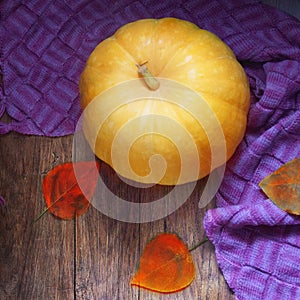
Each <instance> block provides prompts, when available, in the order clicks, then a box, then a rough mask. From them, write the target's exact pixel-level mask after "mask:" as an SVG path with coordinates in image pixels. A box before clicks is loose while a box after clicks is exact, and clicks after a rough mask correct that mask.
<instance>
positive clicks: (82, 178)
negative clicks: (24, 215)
mask: <svg viewBox="0 0 300 300" xmlns="http://www.w3.org/2000/svg"><path fill="white" fill-rule="evenodd" d="M99 168H100V164H99V163H98V162H95V161H80V162H75V163H73V162H68V163H64V164H61V165H58V166H56V167H55V168H53V169H52V170H50V171H49V172H48V173H47V175H46V176H45V178H44V181H43V194H44V198H45V202H46V206H47V208H46V209H45V210H44V211H43V212H42V214H41V215H40V216H39V217H38V218H37V219H36V220H35V221H37V220H38V219H39V218H40V217H42V215H44V214H45V213H46V212H47V211H49V212H50V213H52V214H53V215H55V216H56V217H58V218H61V219H65V220H67V219H73V218H75V217H78V216H80V215H82V214H84V213H85V212H86V211H87V210H88V209H89V207H90V199H91V198H92V197H93V195H94V193H95V189H96V186H97V180H98V176H99ZM35 221H34V222H35Z"/></svg>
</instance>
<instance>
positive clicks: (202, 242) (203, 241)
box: [189, 237, 209, 252]
mask: <svg viewBox="0 0 300 300" xmlns="http://www.w3.org/2000/svg"><path fill="white" fill-rule="evenodd" d="M208 241H209V239H208V238H207V237H206V238H205V239H203V240H202V241H200V242H199V243H197V244H195V245H194V246H192V247H191V248H189V252H192V251H194V250H195V249H197V248H198V247H200V246H201V245H203V244H205V243H206V242H208Z"/></svg>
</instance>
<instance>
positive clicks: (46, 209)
mask: <svg viewBox="0 0 300 300" xmlns="http://www.w3.org/2000/svg"><path fill="white" fill-rule="evenodd" d="M48 210H49V207H46V208H45V209H44V210H43V211H42V212H41V213H40V214H39V215H38V216H37V217H36V218H35V219H34V220H33V221H32V222H31V225H33V224H34V223H36V222H37V221H38V220H39V219H40V218H41V217H42V216H43V215H44V214H45V213H46V212H47V211H48Z"/></svg>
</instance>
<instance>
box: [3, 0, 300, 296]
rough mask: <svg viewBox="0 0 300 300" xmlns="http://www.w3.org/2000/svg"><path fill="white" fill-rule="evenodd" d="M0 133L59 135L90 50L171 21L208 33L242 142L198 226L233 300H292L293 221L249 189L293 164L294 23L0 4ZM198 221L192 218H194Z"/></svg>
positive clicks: (72, 110)
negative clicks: (228, 79)
mask: <svg viewBox="0 0 300 300" xmlns="http://www.w3.org/2000/svg"><path fill="white" fill-rule="evenodd" d="M0 5H1V21H0V22H1V23H0V30H1V64H0V67H1V74H2V84H1V93H0V116H1V115H3V113H4V112H6V113H7V114H8V115H9V116H10V117H11V122H9V123H5V122H3V121H2V122H1V123H0V134H5V133H8V132H9V131H16V132H19V133H23V134H33V135H45V136H62V135H67V134H72V133H74V130H75V128H76V123H77V121H78V118H79V117H80V114H81V109H80V104H79V95H78V80H79V76H80V73H81V72H82V70H83V68H84V65H85V61H86V59H87V58H88V56H89V55H90V53H91V52H92V51H93V49H94V48H95V46H96V45H97V44H98V43H99V42H101V41H102V40H103V39H105V38H107V37H108V36H110V35H112V34H113V33H114V32H115V31H116V29H118V28H119V27H120V26H122V25H124V24H126V23H128V22H132V21H135V20H137V19H141V18H163V17H176V18H181V19H186V20H189V21H191V22H193V23H195V24H197V25H198V26H199V27H201V28H204V29H207V30H209V31H212V32H213V33H215V34H217V35H218V36H219V37H220V38H221V39H222V40H223V41H224V42H225V43H227V44H228V45H229V46H230V47H231V48H232V50H233V51H234V53H235V54H236V56H237V59H238V60H239V61H240V63H241V64H242V65H243V67H244V69H245V71H246V73H247V75H248V78H249V82H250V87H251V107H250V112H249V117H248V127H247V132H246V135H245V137H244V139H243V141H242V143H241V144H240V146H239V148H238V149H237V151H236V153H235V154H234V156H233V157H232V159H231V160H230V161H229V162H228V164H227V166H226V172H225V177H224V179H223V182H222V185H221V187H220V189H219V192H218V194H217V208H215V209H212V210H209V211H208V212H207V214H206V216H205V219H204V226H205V229H206V233H207V235H208V237H209V239H210V240H211V241H212V242H213V244H214V245H215V251H216V257H217V260H218V264H219V266H220V268H221V270H222V272H223V274H224V277H225V279H226V281H227V282H228V284H229V286H230V288H231V289H232V290H233V292H234V293H235V295H236V298H237V299H240V300H242V299H247V300H254V299H260V300H261V299H300V230H299V228H300V227H299V223H300V219H299V217H295V216H292V215H289V214H287V213H285V212H284V211H282V210H280V209H279V208H277V207H276V206H275V205H274V204H273V203H272V202H271V201H270V200H268V199H267V197H266V195H265V194H264V193H263V192H262V191H261V190H260V188H259V187H258V183H259V182H260V181H261V180H262V179H263V178H264V177H265V176H267V175H269V174H270V173H271V172H273V171H275V170H276V169H277V168H278V167H280V166H281V165H282V164H284V163H285V162H287V161H289V160H291V159H293V158H296V157H300V22H299V21H298V20H297V19H296V18H294V17H292V16H289V15H287V14H285V13H283V12H280V11H279V10H276V9H274V8H271V7H268V6H265V5H263V4H261V3H260V2H259V1H255V0H244V1H241V0H240V1H238V0H227V1H221V0H220V1H216V0H212V1H206V0H187V1H183V0H182V1H176V2H175V1H171V0H167V1H156V0H147V1H146V0H136V1H132V0H124V1H107V0H102V1H98V0H78V1H73V0H72V1H71V0H64V1H63V0H61V1H59V0H57V1H50V0H28V1H25V0H24V1H21V0H15V1H9V0H4V1H2V2H1V4H0ZM199 221H200V220H199Z"/></svg>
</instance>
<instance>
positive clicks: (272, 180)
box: [259, 158, 300, 215]
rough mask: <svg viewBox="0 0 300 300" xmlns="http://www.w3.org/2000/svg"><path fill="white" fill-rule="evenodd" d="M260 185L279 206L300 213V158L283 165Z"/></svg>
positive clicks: (292, 212) (296, 213)
mask: <svg viewBox="0 0 300 300" xmlns="http://www.w3.org/2000/svg"><path fill="white" fill-rule="evenodd" d="M259 186H260V187H261V189H262V190H263V191H264V193H265V194H266V195H267V196H268V197H269V198H270V200H272V201H273V203H275V204H276V205H277V206H278V207H279V208H281V209H282V210H284V211H286V212H288V213H290V214H294V215H300V158H296V159H294V160H292V161H290V162H288V163H286V164H284V165H283V166H281V167H280V168H279V169H277V170H276V171H275V172H274V173H272V174H270V175H269V176H267V177H266V178H264V179H263V180H262V181H261V182H260V183H259Z"/></svg>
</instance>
